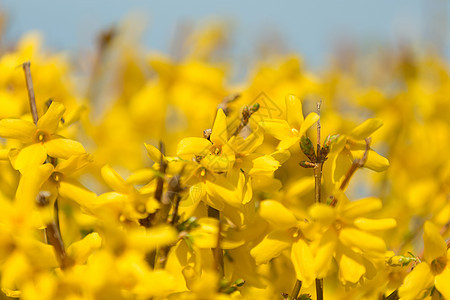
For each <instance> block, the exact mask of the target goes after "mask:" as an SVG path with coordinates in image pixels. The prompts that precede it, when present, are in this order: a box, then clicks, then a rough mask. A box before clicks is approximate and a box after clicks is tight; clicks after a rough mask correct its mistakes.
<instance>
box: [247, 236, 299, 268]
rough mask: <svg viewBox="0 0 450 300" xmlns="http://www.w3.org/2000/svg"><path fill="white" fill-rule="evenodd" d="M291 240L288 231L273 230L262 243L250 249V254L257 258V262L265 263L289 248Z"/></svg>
mask: <svg viewBox="0 0 450 300" xmlns="http://www.w3.org/2000/svg"><path fill="white" fill-rule="evenodd" d="M291 242H292V240H291V237H290V236H289V235H288V234H287V232H286V231H284V230H277V231H272V232H271V233H269V234H268V235H267V236H266V237H265V238H264V239H263V240H262V242H261V243H259V244H258V245H256V247H254V248H253V249H252V250H250V254H251V256H253V258H254V259H255V261H256V264H258V265H259V264H264V263H267V262H268V261H269V260H271V259H272V258H274V257H277V256H279V255H280V254H281V252H283V251H284V250H286V249H287V248H289V246H290V245H291Z"/></svg>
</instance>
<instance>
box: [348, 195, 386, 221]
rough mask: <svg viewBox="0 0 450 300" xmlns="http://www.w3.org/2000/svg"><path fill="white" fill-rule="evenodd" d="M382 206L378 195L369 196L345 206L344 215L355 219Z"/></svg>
mask: <svg viewBox="0 0 450 300" xmlns="http://www.w3.org/2000/svg"><path fill="white" fill-rule="evenodd" d="M382 206H383V205H382V203H381V200H380V199H378V198H376V197H367V198H363V199H359V200H357V201H354V202H350V203H348V204H347V205H346V206H345V207H344V209H343V211H342V215H343V217H344V218H347V219H353V218H356V217H359V216H364V215H366V214H368V213H371V212H373V211H377V210H380V209H381V208H382Z"/></svg>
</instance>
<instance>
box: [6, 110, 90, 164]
mask: <svg viewBox="0 0 450 300" xmlns="http://www.w3.org/2000/svg"><path fill="white" fill-rule="evenodd" d="M64 111H65V108H64V106H63V105H62V104H61V103H58V102H52V104H51V105H50V107H49V109H48V110H47V112H46V113H45V114H44V115H43V116H42V117H41V118H39V120H38V122H37V124H36V125H35V124H33V123H32V122H30V121H27V120H21V119H3V120H1V121H0V136H1V137H3V138H8V139H16V140H18V141H20V142H21V143H23V144H24V147H23V148H21V149H11V150H10V152H9V158H10V160H11V164H12V165H13V167H14V168H15V169H16V170H23V169H25V168H26V167H28V166H36V165H40V164H42V163H43V162H44V161H45V160H46V159H47V155H49V156H51V157H54V158H63V159H68V158H69V157H70V156H71V155H74V154H81V153H84V152H85V150H84V148H83V146H82V145H81V144H80V143H79V142H76V141H74V140H70V139H66V138H63V137H61V136H59V135H57V133H56V132H57V130H58V126H59V122H60V121H61V118H62V116H63V114H64Z"/></svg>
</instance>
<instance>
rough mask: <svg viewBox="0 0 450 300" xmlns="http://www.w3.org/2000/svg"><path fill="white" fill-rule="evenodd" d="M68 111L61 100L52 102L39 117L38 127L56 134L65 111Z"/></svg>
mask: <svg viewBox="0 0 450 300" xmlns="http://www.w3.org/2000/svg"><path fill="white" fill-rule="evenodd" d="M65 111H66V109H65V107H64V105H62V104H61V103H59V102H54V101H53V102H52V104H51V105H50V107H49V108H48V110H47V112H46V113H45V114H44V115H43V116H42V117H40V118H39V120H38V122H37V127H38V128H39V129H42V130H45V131H46V132H47V133H49V134H54V133H55V132H56V130H57V129H58V126H59V122H60V121H61V118H62V116H63V115H64V112H65Z"/></svg>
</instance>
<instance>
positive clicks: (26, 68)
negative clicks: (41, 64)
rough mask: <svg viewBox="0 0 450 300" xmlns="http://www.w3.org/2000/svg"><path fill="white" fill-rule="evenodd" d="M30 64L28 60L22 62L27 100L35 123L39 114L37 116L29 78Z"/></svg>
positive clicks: (31, 82) (31, 81)
mask: <svg viewBox="0 0 450 300" xmlns="http://www.w3.org/2000/svg"><path fill="white" fill-rule="evenodd" d="M30 66H31V63H30V62H29V61H27V62H24V63H23V64H22V68H23V71H24V72H25V81H26V84H27V90H28V100H29V102H30V110H31V115H32V116H33V122H34V124H37V122H38V119H39V116H38V112H37V107H36V98H35V96H34V89H33V80H32V79H31V70H30Z"/></svg>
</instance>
